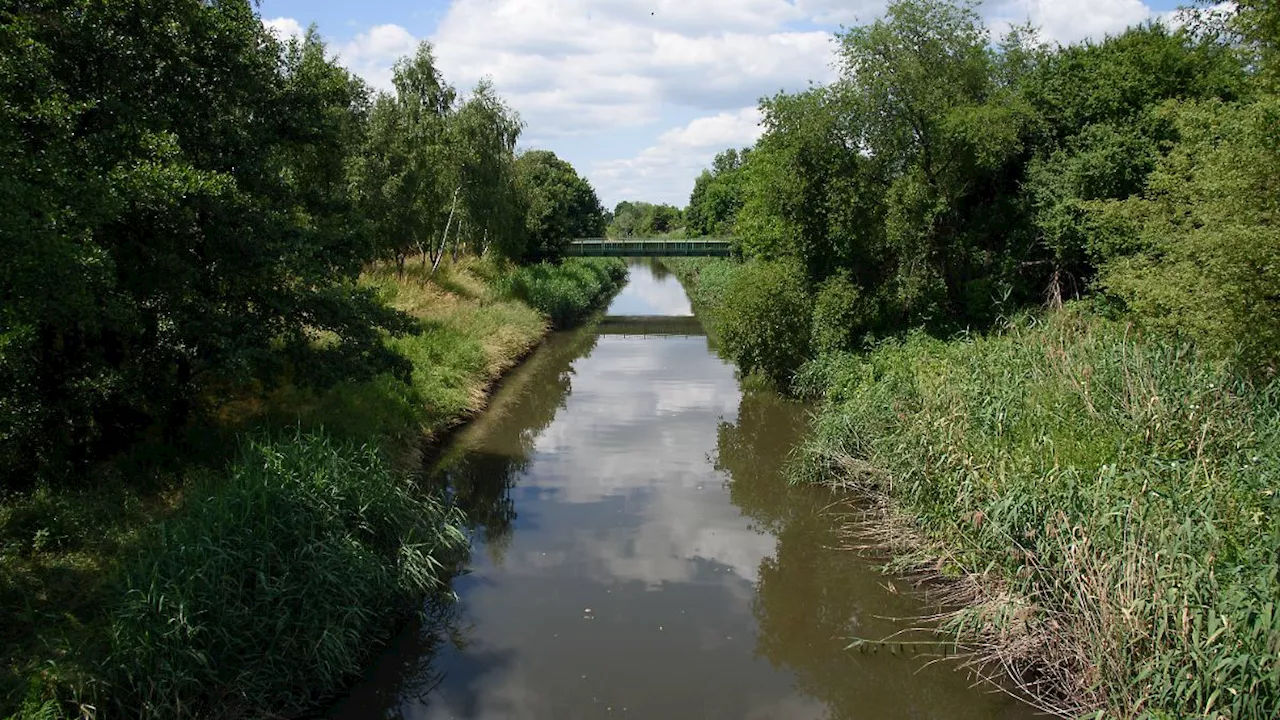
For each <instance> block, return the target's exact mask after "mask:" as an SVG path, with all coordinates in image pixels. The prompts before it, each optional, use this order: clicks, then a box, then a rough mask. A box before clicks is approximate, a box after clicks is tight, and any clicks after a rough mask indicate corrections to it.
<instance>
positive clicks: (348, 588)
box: [106, 434, 466, 718]
mask: <svg viewBox="0 0 1280 720" xmlns="http://www.w3.org/2000/svg"><path fill="white" fill-rule="evenodd" d="M460 521H461V518H460V516H459V514H458V513H457V512H456V511H454V510H450V509H449V508H447V507H446V506H444V505H443V504H442V503H441V502H440V501H439V500H437V499H434V498H432V497H430V496H426V495H424V494H422V493H421V491H419V490H418V489H417V488H416V487H414V485H413V484H412V483H411V482H410V481H408V480H407V479H406V478H402V477H397V476H396V475H395V474H394V473H393V472H391V471H390V470H389V469H388V468H387V466H386V465H385V464H384V462H383V461H382V460H381V458H380V456H379V453H378V451H377V450H376V449H374V448H372V447H370V446H361V447H355V446H349V445H339V444H335V443H333V442H331V441H330V440H328V439H327V438H325V437H323V436H320V435H303V434H298V435H295V436H294V437H292V438H289V439H284V440H276V441H260V442H254V443H252V444H251V445H250V446H249V447H248V448H247V450H246V452H245V453H244V456H243V458H242V459H241V460H240V461H239V462H238V463H237V464H236V465H235V466H234V467H233V468H232V469H231V476H230V478H228V479H226V480H225V481H224V482H220V483H217V484H216V485H214V486H211V487H209V488H207V489H206V490H204V491H203V492H202V493H201V494H193V495H192V496H191V497H190V499H189V500H188V502H187V505H186V507H185V508H184V509H183V510H182V511H181V512H180V514H178V515H177V516H175V517H174V518H172V519H170V520H168V521H166V522H163V523H162V524H160V525H158V526H156V527H154V528H153V529H152V531H151V532H150V534H149V536H148V537H147V539H146V541H145V543H144V546H143V547H142V548H141V550H140V551H139V553H138V554H137V555H136V557H135V558H134V559H132V560H131V561H130V562H129V563H128V565H127V566H126V568H125V569H124V572H123V581H122V592H123V594H122V596H121V598H120V600H119V601H118V602H117V603H116V604H115V605H114V607H111V608H110V615H111V624H112V631H113V641H112V642H113V649H112V652H111V655H110V657H109V659H108V661H107V668H106V671H107V673H108V674H109V676H110V677H111V680H112V684H113V685H114V686H115V687H116V688H117V689H118V690H119V692H117V693H115V697H114V699H115V701H116V702H117V703H118V704H119V705H120V707H119V708H118V709H119V711H120V713H121V716H122V717H165V718H170V717H175V718H176V717H192V716H195V715H198V714H199V713H200V712H201V711H202V710H208V709H209V708H214V707H216V708H221V710H220V711H223V712H226V713H233V714H237V715H240V716H252V717H262V716H269V715H270V716H274V715H276V714H283V713H294V712H297V711H299V710H301V709H304V708H305V707H307V706H308V705H310V704H311V703H312V702H313V701H315V700H316V698H315V697H314V695H313V693H314V692H315V691H316V689H327V688H335V687H338V686H339V684H340V682H341V681H342V680H343V679H344V678H346V677H349V676H350V675H352V674H354V673H356V672H358V671H359V670H360V669H361V668H362V666H363V662H364V661H365V660H366V659H367V656H368V650H369V642H370V638H371V637H374V636H375V635H376V633H377V632H378V631H379V630H380V629H383V628H384V626H385V625H386V624H387V622H388V619H389V618H390V617H394V616H396V615H397V614H400V613H402V612H404V611H405V610H406V609H407V608H410V607H412V605H413V604H414V603H415V602H418V601H420V600H421V598H422V597H423V596H424V595H428V594H431V593H440V592H443V591H444V590H445V588H446V583H447V580H448V577H449V575H450V573H451V570H452V568H453V566H454V564H455V563H456V562H457V560H458V558H459V552H460V551H461V550H462V549H463V548H464V546H465V543H466V540H465V538H464V536H463V535H462V533H461V532H460V531H459V529H458V527H459V526H460ZM228 708H229V709H228Z"/></svg>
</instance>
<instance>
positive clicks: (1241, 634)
mask: <svg viewBox="0 0 1280 720" xmlns="http://www.w3.org/2000/svg"><path fill="white" fill-rule="evenodd" d="M802 381H803V384H804V385H806V386H807V387H808V388H809V389H810V390H811V391H813V392H814V393H816V394H818V395H821V396H822V397H823V398H824V406H823V410H822V412H821V413H820V415H819V419H818V423H817V430H816V432H815V436H814V437H813V439H812V441H811V442H810V445H809V448H808V451H807V458H808V461H807V462H805V463H803V464H802V465H801V469H802V470H803V475H804V476H805V477H807V478H809V479H813V480H818V481H821V482H828V483H835V484H837V485H840V486H842V487H844V488H846V489H847V490H849V491H851V492H855V493H857V494H860V495H862V496H870V497H879V498H883V499H884V500H885V501H887V504H885V505H884V506H883V508H882V509H883V510H884V511H885V512H886V514H887V515H888V516H889V517H896V518H897V519H898V520H899V523H898V524H896V525H895V524H893V523H885V522H884V520H883V517H882V519H881V520H880V521H878V529H879V532H877V533H872V536H871V537H872V539H879V540H883V541H887V542H889V543H890V544H891V545H893V544H896V547H897V549H898V550H899V551H900V552H901V553H902V555H901V556H900V561H901V562H902V564H903V565H904V566H909V567H915V568H928V569H929V571H930V574H933V575H935V576H937V577H942V578H947V579H949V580H950V581H951V583H950V587H951V588H952V589H953V590H955V591H956V594H955V595H954V596H953V597H952V598H951V599H952V600H955V601H960V602H962V603H964V604H965V605H966V609H965V610H963V611H961V612H959V613H957V614H955V615H953V616H951V618H950V620H949V622H947V623H946V629H947V630H949V631H952V632H954V633H956V634H957V636H958V637H959V638H960V639H961V640H962V641H964V642H967V643H969V644H970V645H971V647H973V648H974V650H975V651H976V653H977V654H976V655H975V658H976V659H977V660H979V661H991V662H995V663H997V667H1003V668H1005V669H1007V670H1009V671H1010V672H1011V673H1012V676H1013V677H1014V678H1015V679H1016V680H1017V681H1018V682H1019V683H1020V689H1021V690H1022V691H1023V693H1024V694H1025V695H1026V696H1027V697H1029V698H1031V699H1033V700H1035V701H1036V702H1037V703H1038V704H1039V705H1041V706H1042V707H1044V708H1047V709H1051V710H1054V711H1056V712H1059V713H1061V714H1063V715H1065V716H1074V715H1077V714H1081V713H1086V712H1095V711H1099V710H1102V711H1106V713H1107V714H1108V716H1118V717H1133V716H1140V715H1143V714H1145V713H1150V714H1153V715H1154V716H1156V717H1192V716H1194V717H1201V716H1207V717H1232V718H1258V719H1262V718H1274V717H1278V716H1280V613H1278V612H1277V606H1278V605H1280V578H1278V577H1277V573H1278V572H1280V570H1278V565H1277V556H1276V548H1277V547H1280V512H1277V511H1278V510H1280V499H1278V498H1277V491H1280V475H1278V474H1277V468H1280V387H1277V384H1276V383H1274V382H1272V383H1271V384H1270V385H1266V386H1257V385H1253V384H1250V383H1249V382H1247V381H1244V380H1241V379H1239V378H1238V377H1236V376H1234V375H1232V374H1231V373H1230V372H1229V371H1228V370H1226V369H1225V368H1224V367H1223V366H1221V365H1218V364H1215V363H1212V362H1209V361H1206V360H1204V359H1202V358H1201V357H1199V356H1197V355H1196V354H1195V353H1194V352H1193V351H1192V350H1191V348H1189V347H1187V346H1185V345H1179V344H1166V343H1161V342H1153V341H1149V340H1146V339H1144V338H1142V337H1140V336H1138V335H1137V334H1136V333H1135V332H1134V331H1133V330H1132V329H1131V328H1128V327H1126V326H1124V325H1121V324H1119V323H1114V322H1109V321H1104V320H1100V319H1098V318H1094V317H1090V316H1089V315H1087V314H1084V313H1081V312H1079V311H1076V310H1067V311H1063V312H1061V313H1058V314H1055V315H1053V316H1051V317H1049V318H1048V319H1047V320H1040V319H1037V318H1035V317H1030V316H1028V317H1022V318H1020V319H1019V320H1017V321H1016V322H1015V323H1013V324H1012V325H1011V326H1010V327H1009V328H1008V329H1007V330H1006V331H1005V332H1002V333H997V334H993V335H991V336H985V337H967V338H959V339H954V340H949V341H943V340H938V339H933V338H929V337H927V336H925V335H923V334H917V335H912V336H911V337H909V338H907V339H905V340H901V341H892V342H886V343H884V344H883V345H882V346H881V347H879V348H878V349H876V350H874V351H873V352H870V353H869V354H866V355H862V356H852V355H849V356H838V357H830V358H826V359H825V360H823V361H819V362H816V363H814V364H811V365H810V367H809V369H808V372H807V374H806V376H805V377H804V378H802ZM886 529H893V530H895V532H885V530H886ZM865 540H866V538H865V537H864V541H865Z"/></svg>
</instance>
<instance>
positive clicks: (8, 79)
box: [0, 0, 407, 480]
mask: <svg viewBox="0 0 1280 720" xmlns="http://www.w3.org/2000/svg"><path fill="white" fill-rule="evenodd" d="M0 48H2V50H0V92H2V93H3V96H4V98H5V102H4V103H3V105H2V107H0V157H3V158H4V166H5V172H4V173H3V174H2V175H3V176H4V177H3V179H0V208H3V216H2V217H0V255H2V256H3V257H4V258H5V261H4V263H0V462H3V465H4V468H5V472H6V474H7V477H8V478H9V479H10V480H12V479H13V478H21V477H29V474H30V473H32V472H33V471H34V470H35V469H36V468H41V469H43V470H44V471H46V472H53V471H54V470H55V469H56V468H66V467H67V466H68V465H69V464H73V465H82V464H83V463H87V462H88V461H90V460H92V459H93V458H94V457H96V456H98V455H100V453H102V452H105V451H107V450H108V449H115V448H119V447H121V446H122V445H123V444H125V443H127V442H128V441H130V440H132V439H133V438H134V437H135V436H136V434H137V433H138V432H139V431H140V430H142V429H145V428H146V427H148V426H152V425H154V426H157V427H158V428H160V429H161V430H162V432H163V433H164V434H165V435H166V436H168V437H169V438H170V439H171V440H176V439H177V438H178V436H179V434H180V432H181V430H182V429H183V428H184V427H185V425H186V423H187V421H188V419H189V418H190V417H191V415H192V414H193V413H195V412H196V411H198V410H200V409H201V408H202V406H201V405H200V403H199V402H198V401H199V400H200V398H201V397H202V396H201V394H200V389H201V388H204V387H208V386H210V385H211V384H213V383H217V382H244V381H247V380H249V379H257V380H260V381H263V382H264V383H268V384H269V383H272V382H276V381H279V380H280V379H282V378H283V377H284V371H285V370H286V369H290V370H291V371H292V372H293V373H295V375H296V377H297V378H298V379H300V380H308V379H310V380H315V381H326V380H332V379H335V378H339V377H357V376H365V375H368V374H370V373H373V372H379V371H382V370H385V369H388V368H401V369H403V368H404V365H403V362H402V361H399V360H398V359H397V356H395V355H394V354H393V353H392V352H391V351H389V350H387V349H386V347H385V346H384V344H383V342H382V331H383V330H392V331H396V332H400V331H403V330H405V329H406V327H407V325H406V323H405V320H404V319H403V318H402V317H400V316H399V315H397V314H396V313H393V312H391V311H390V310H388V309H386V308H385V307H383V306H382V305H381V304H379V303H378V302H377V301H376V299H375V298H373V297H372V296H371V295H370V294H368V293H365V292H362V291H360V290H358V289H357V288H356V286H355V282H354V280H355V276H356V274H357V273H358V272H359V270H360V268H361V266H362V264H363V263H364V262H365V261H366V260H367V259H369V257H370V246H369V245H368V238H369V236H368V235H367V234H365V233H363V232H361V231H360V223H359V221H358V218H355V217H353V216H352V214H351V213H350V209H351V208H350V201H349V198H348V197H347V195H346V193H345V186H346V179H345V174H344V172H343V168H344V167H345V165H346V163H347V161H348V159H349V157H350V155H351V152H352V150H353V148H354V144H353V142H352V138H354V137H356V136H357V135H358V134H359V126H360V124H361V122H362V112H363V111H362V108H363V107H364V94H363V90H362V86H361V85H360V84H359V83H358V82H356V81H355V80H353V79H352V78H351V77H350V76H349V75H348V74H347V73H346V71H345V70H342V69H341V68H340V67H339V66H337V65H336V64H335V63H333V62H332V61H330V60H328V59H326V58H325V53H324V48H323V45H322V44H321V43H320V41H319V39H318V37H317V36H316V35H315V34H314V33H310V34H308V36H307V37H306V38H304V39H303V40H302V41H300V42H295V43H294V44H292V45H290V46H289V47H288V48H287V49H286V48H285V47H284V46H282V45H281V44H280V43H279V42H277V41H276V40H275V39H274V38H273V37H272V36H271V35H270V34H269V33H268V32H267V31H266V30H265V29H264V28H263V26H262V23H261V22H260V20H259V18H258V17H257V16H256V14H255V13H254V12H253V9H252V7H251V6H250V4H249V3H247V2H220V3H169V2H159V1H158V0H149V1H143V2H120V1H115V0H111V1H106V2H88V1H83V0H82V1H77V2H41V1H33V2H27V3H22V4H20V5H18V6H16V7H7V8H6V9H5V10H3V11H0ZM319 335H323V336H325V337H327V338H329V342H326V343H325V344H324V345H318V344H316V343H315V342H313V340H314V338H316V337H317V336H319Z"/></svg>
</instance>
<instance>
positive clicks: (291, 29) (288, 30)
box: [262, 17, 304, 42]
mask: <svg viewBox="0 0 1280 720" xmlns="http://www.w3.org/2000/svg"><path fill="white" fill-rule="evenodd" d="M262 24H263V25H265V26H266V27H267V29H268V30H270V31H271V32H272V33H274V34H275V36H276V37H277V38H279V39H280V40H282V41H284V42H288V41H289V40H290V39H292V38H301V37H302V34H303V32H304V28H303V27H302V23H300V22H298V21H297V20H295V19H293V18H291V17H278V18H275V19H274V20H263V21H262Z"/></svg>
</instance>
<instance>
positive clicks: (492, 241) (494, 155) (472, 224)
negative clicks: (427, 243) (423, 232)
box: [451, 81, 526, 259]
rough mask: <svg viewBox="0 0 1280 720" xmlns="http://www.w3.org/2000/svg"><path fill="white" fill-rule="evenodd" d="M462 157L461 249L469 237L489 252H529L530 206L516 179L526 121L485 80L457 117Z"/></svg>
mask: <svg viewBox="0 0 1280 720" xmlns="http://www.w3.org/2000/svg"><path fill="white" fill-rule="evenodd" d="M451 128H452V132H453V135H454V138H455V139H454V146H455V150H456V152H455V155H456V157H457V160H458V162H459V166H460V167H459V183H460V184H459V187H460V188H461V209H462V217H461V218H459V221H458V224H457V230H456V238H457V239H456V240H455V242H454V244H453V245H454V248H455V250H456V249H457V248H459V247H460V246H461V245H462V244H463V242H464V241H465V242H467V243H469V244H470V249H471V250H472V251H474V252H476V253H480V254H483V253H485V252H487V251H488V250H489V249H490V248H492V249H493V250H494V251H495V252H496V253H497V254H498V255H501V256H502V257H505V258H511V259H518V258H520V257H521V256H522V255H523V254H524V247H525V245H524V244H525V227H524V219H525V214H526V208H525V206H524V198H523V197H522V196H521V194H520V191H519V188H518V186H517V182H516V165H515V162H516V159H515V147H516V141H517V140H518V139H519V137H520V130H521V128H522V123H521V122H520V118H519V116H518V115H517V114H516V113H515V111H514V110H512V109H511V108H509V107H508V106H507V105H506V104H505V103H504V102H503V101H502V99H501V98H499V97H498V96H497V94H496V93H494V91H493V86H492V85H491V84H490V83H489V82H488V81H482V82H481V83H480V84H479V85H477V86H476V89H475V90H474V91H472V93H471V96H470V97H469V98H467V100H466V102H464V103H463V104H462V105H461V106H460V107H459V108H458V110H457V112H456V114H455V115H454V116H453V118H452V122H451Z"/></svg>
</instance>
